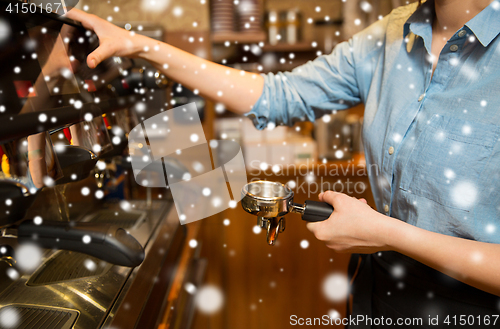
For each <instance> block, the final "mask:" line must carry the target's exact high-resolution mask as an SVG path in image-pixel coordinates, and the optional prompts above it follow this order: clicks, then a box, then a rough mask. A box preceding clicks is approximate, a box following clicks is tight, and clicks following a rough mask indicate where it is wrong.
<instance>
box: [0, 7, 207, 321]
mask: <svg viewBox="0 0 500 329" xmlns="http://www.w3.org/2000/svg"><path fill="white" fill-rule="evenodd" d="M16 3H17V4H21V2H18V1H14V0H11V1H3V0H2V1H0V29H1V30H2V33H0V34H1V35H0V61H1V64H2V65H0V72H1V74H0V77H1V78H0V157H1V171H0V328H26V329H28V328H37V329H40V328H47V329H49V328H50V329H59V328H60V329H63V328H156V327H157V326H158V324H159V323H160V319H161V318H165V311H166V308H167V306H168V308H169V309H170V308H172V309H173V308H174V307H175V308H178V309H179V310H180V311H179V312H177V313H172V314H174V315H170V316H169V317H170V321H171V323H175V325H172V326H170V327H171V328H180V327H183V328H186V327H187V324H188V323H189V317H188V316H186V313H190V312H191V313H192V311H190V307H189V305H190V304H191V303H192V301H189V298H179V302H178V303H173V302H172V301H171V300H167V297H168V296H169V295H171V289H172V287H173V286H174V285H182V284H183V283H184V280H191V283H194V284H196V280H195V279H193V278H198V281H199V280H200V279H199V278H201V277H202V276H201V275H200V273H202V272H203V267H204V263H203V262H202V261H199V260H197V259H194V258H193V255H192V254H193V253H192V254H191V256H189V257H191V258H190V259H189V261H188V264H189V266H188V270H186V273H185V274H184V275H183V276H180V275H179V274H178V268H179V260H180V259H181V258H182V257H183V255H184V254H183V252H184V249H185V248H184V246H185V240H186V230H185V227H183V226H180V225H179V219H178V217H177V213H176V211H175V208H174V207H173V202H172V201H171V198H170V196H169V193H168V190H164V191H162V192H161V195H160V196H158V195H157V196H156V198H155V199H156V200H152V199H153V198H152V193H151V190H150V189H149V190H148V189H146V188H144V187H140V186H138V185H137V184H136V183H135V182H134V180H133V178H131V177H133V176H131V175H130V174H131V168H130V161H128V160H129V159H128V155H127V133H128V131H129V129H130V127H133V126H135V125H136V124H138V123H139V122H140V121H141V120H142V119H144V117H145V113H144V112H143V113H141V117H139V116H138V115H137V113H136V112H135V110H134V109H135V108H136V107H137V104H138V102H141V101H144V99H145V97H146V95H147V93H148V92H149V91H152V90H156V91H155V92H157V91H158V90H160V89H162V88H166V87H167V85H168V83H167V81H166V79H165V77H164V76H163V75H161V73H159V72H156V71H151V70H153V69H152V68H147V67H144V66H141V65H138V64H137V63H135V62H134V61H132V60H130V59H126V58H118V57H115V58H111V59H108V60H106V61H104V62H103V63H101V64H100V65H99V66H98V67H97V68H96V69H93V70H92V69H90V68H89V67H88V66H87V65H86V56H87V54H89V53H90V52H91V51H92V50H93V49H95V48H96V47H97V45H98V39H97V37H96V35H94V34H93V33H91V32H90V31H86V30H85V29H83V28H82V27H81V25H80V24H79V23H77V22H74V21H71V20H69V19H66V18H64V17H61V16H58V15H56V14H53V13H47V12H46V11H43V10H40V9H38V10H36V11H35V12H29V10H28V12H27V13H22V11H19V12H9V11H8V10H6V9H7V8H8V6H12V5H15V4H16ZM28 8H29V5H28ZM149 71H151V74H150V72H149ZM145 94H146V95H145ZM164 94H165V97H166V95H167V93H166V92H165V93H164ZM158 110H159V109H158ZM151 114H154V113H151ZM117 186H118V187H117ZM194 254H196V253H194ZM188 278H191V279H188ZM176 280H177V281H176ZM179 280H180V281H179ZM181 300H182V301H181Z"/></svg>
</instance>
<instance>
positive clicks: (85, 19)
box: [64, 8, 94, 30]
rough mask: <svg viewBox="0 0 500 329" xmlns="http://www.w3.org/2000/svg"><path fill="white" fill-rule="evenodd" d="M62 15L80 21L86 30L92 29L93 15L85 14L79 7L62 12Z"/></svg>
mask: <svg viewBox="0 0 500 329" xmlns="http://www.w3.org/2000/svg"><path fill="white" fill-rule="evenodd" d="M64 17H67V18H69V19H72V20H74V21H77V22H80V23H82V25H83V27H84V28H86V29H88V30H94V15H92V14H87V13H86V12H83V11H81V10H80V9H76V8H73V9H71V10H70V11H68V12H67V13H66V14H64Z"/></svg>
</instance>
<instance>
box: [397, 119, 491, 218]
mask: <svg viewBox="0 0 500 329" xmlns="http://www.w3.org/2000/svg"><path fill="white" fill-rule="evenodd" d="M499 134H500V127H499V126H496V125H492V124H486V123H479V122H472V121H465V120H461V119H456V118H452V117H446V116H442V115H433V116H432V117H431V119H430V120H429V121H427V122H426V123H424V127H423V128H422V129H421V133H420V135H419V137H418V140H417V142H416V143H415V145H414V148H413V150H412V151H411V153H410V155H409V156H408V159H404V160H403V161H404V162H405V163H406V164H405V166H404V168H403V174H402V177H401V181H400V186H399V187H400V188H401V189H403V190H405V191H408V192H409V193H412V194H415V195H419V196H423V197H426V198H428V199H430V200H432V201H435V202H437V203H439V204H441V205H444V206H448V207H452V208H457V209H461V210H465V211H470V210H471V209H472V208H473V207H474V205H476V204H477V202H478V201H479V200H480V198H481V193H482V190H481V188H482V187H483V186H486V185H488V184H487V182H481V180H487V177H482V176H481V173H482V171H483V170H484V168H485V166H486V165H487V162H488V159H489V158H490V157H491V155H492V153H493V148H494V146H495V144H496V143H497V142H498V139H499Z"/></svg>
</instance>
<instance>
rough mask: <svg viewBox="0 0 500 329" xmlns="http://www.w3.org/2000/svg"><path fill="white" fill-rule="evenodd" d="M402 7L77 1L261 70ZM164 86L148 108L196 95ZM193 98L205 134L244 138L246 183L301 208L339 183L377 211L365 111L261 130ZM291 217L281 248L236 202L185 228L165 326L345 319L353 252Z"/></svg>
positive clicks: (305, 1)
mask: <svg viewBox="0 0 500 329" xmlns="http://www.w3.org/2000/svg"><path fill="white" fill-rule="evenodd" d="M410 2H412V1H410ZM406 3H408V2H405V1H402V0H369V1H368V0H366V1H365V0H313V1H310V0H80V2H79V4H78V8H80V9H83V10H85V11H88V12H89V13H93V14H95V15H98V16H100V17H102V18H104V19H107V20H108V21H110V22H112V23H114V24H117V25H118V26H121V27H125V28H127V29H130V30H132V31H134V32H136V33H141V34H145V35H148V36H151V37H153V38H156V39H158V40H163V41H165V42H167V43H169V44H171V45H173V46H176V47H179V48H181V49H183V50H186V51H188V52H191V53H193V54H196V55H197V56H200V57H203V58H206V59H209V60H212V61H215V62H217V63H220V64H223V65H227V66H229V67H233V68H237V69H241V70H245V71H249V72H254V73H256V74H258V73H268V72H278V71H287V70H291V69H293V68H294V67H296V66H298V65H301V64H303V63H306V62H307V61H309V60H313V59H314V58H316V57H318V56H321V55H322V54H327V53H330V52H331V51H332V48H333V47H334V46H335V45H336V44H337V43H339V42H342V41H345V40H347V39H348V38H349V37H351V36H352V35H353V34H354V33H356V32H358V31H360V30H362V29H363V28H364V27H366V26H368V25H369V24H371V23H373V22H375V21H377V20H378V19H381V17H383V16H384V15H386V14H388V13H389V12H390V11H391V10H392V9H393V8H396V7H398V6H400V5H404V4H406ZM213 83H215V84H216V83H217V81H213ZM168 86H169V87H168V88H167V91H164V90H158V91H156V93H165V95H163V97H161V99H163V101H162V102H161V103H158V102H156V101H155V100H153V101H150V102H149V101H148V102H146V105H147V106H148V107H149V108H148V110H150V111H152V112H159V111H164V110H167V109H170V108H173V107H175V106H176V105H178V104H182V103H183V100H185V99H193V97H195V94H196V92H195V91H194V93H193V91H188V90H186V89H185V88H184V87H183V86H181V85H178V84H176V83H175V81H168ZM156 99H158V98H156ZM197 101H198V106H199V108H200V109H202V110H201V112H200V115H201V118H202V124H203V129H204V132H205V136H206V138H207V140H211V139H228V140H235V141H237V142H238V143H239V144H240V145H241V147H242V150H243V154H244V157H245V161H246V168H247V175H248V179H249V180H257V179H265V180H272V181H278V182H281V183H283V184H287V185H288V186H289V187H290V188H292V189H293V190H294V192H295V199H294V201H295V202H298V203H303V202H304V201H305V200H307V199H311V200H316V199H317V194H318V193H319V192H321V191H322V190H327V189H333V190H337V191H340V192H345V193H348V194H350V195H352V196H355V197H357V198H365V199H367V201H368V204H370V205H371V206H374V202H373V198H372V195H371V192H370V187H369V182H368V177H367V170H366V168H365V161H364V155H363V143H362V138H361V130H362V124H363V106H357V107H355V108H353V109H350V110H348V111H342V112H338V113H333V114H331V115H326V116H324V117H322V118H319V119H318V120H317V121H316V122H315V123H310V122H298V123H296V124H295V125H294V126H293V127H274V126H269V127H268V128H267V129H265V130H263V131H257V130H256V129H255V128H254V127H253V125H252V123H251V121H250V120H249V119H247V118H243V117H240V116H237V115H234V114H232V113H231V112H229V111H227V110H226V109H225V106H224V104H221V103H215V102H211V101H208V100H203V99H200V98H197ZM128 184H129V185H130V184H133V183H131V182H128ZM134 186H135V185H134ZM132 191H133V192H132V194H133V196H134V197H136V198H141V197H145V194H146V193H147V194H148V197H149V196H151V197H152V198H153V199H158V200H159V199H162V197H163V196H164V195H165V190H164V189H159V188H155V189H148V190H147V191H145V190H144V189H141V188H140V187H138V186H135V189H132ZM286 217H287V222H286V229H285V231H284V232H282V233H280V235H279V238H278V241H277V243H276V245H275V246H269V245H268V244H267V243H266V232H265V231H264V230H262V229H260V228H259V227H258V226H257V225H256V224H257V218H256V217H254V216H252V215H250V214H247V213H245V212H244V211H243V210H242V209H241V207H240V205H239V204H238V205H237V206H236V207H235V208H232V209H228V210H225V211H223V212H221V213H219V214H216V215H213V216H211V217H208V218H205V219H203V220H200V221H196V222H193V223H189V224H186V228H187V237H186V239H185V242H184V244H183V246H182V247H181V249H180V253H181V258H180V260H179V265H178V271H177V272H176V274H175V277H176V278H180V279H178V280H174V284H173V286H172V288H171V289H170V292H169V295H168V296H166V297H165V300H162V309H164V315H163V318H162V320H161V323H162V324H165V325H164V326H163V328H167V327H175V324H172V321H171V319H175V321H177V322H178V323H182V326H185V327H189V326H191V328H194V329H202V328H203V329H205V328H217V329H219V328H220V329H232V328H242V329H247V328H248V329H258V328H288V327H290V326H291V324H290V316H292V315H296V316H297V317H300V318H320V317H322V316H324V315H328V316H330V317H332V318H339V317H340V318H341V317H343V316H345V314H346V300H347V295H348V291H347V285H348V282H347V277H346V273H347V263H348V260H349V257H350V255H349V254H336V253H334V252H333V251H332V250H330V249H328V248H326V247H325V245H324V244H323V243H322V242H319V241H317V240H316V239H315V238H314V236H313V235H312V234H311V233H310V232H309V231H308V230H307V229H306V227H305V222H303V221H301V220H300V217H299V216H298V215H293V214H290V215H288V216H286ZM192 259H197V260H199V261H198V263H199V264H198V267H197V268H202V269H203V270H200V271H197V277H190V276H189V275H184V276H183V273H187V271H188V267H189V266H188V265H187V264H188V263H189V262H190V261H191V260H192ZM200 264H202V265H200ZM183 271H184V272H183ZM207 287H212V288H213V289H212V290H210V289H208V290H207V289H204V290H203V291H204V292H205V295H204V296H202V298H204V299H205V300H204V301H203V302H202V303H201V304H199V305H201V307H198V308H196V307H194V308H193V312H194V313H192V312H190V311H186V310H182V309H180V310H178V309H176V307H177V306H178V305H189V303H179V299H182V298H185V299H190V298H191V297H195V298H197V294H198V293H199V292H200V291H202V288H207ZM171 296H172V299H170V298H171ZM198 297H200V296H198ZM200 298H201V297H200ZM194 305H196V303H194ZM183 307H187V306H183ZM176 314H177V316H176ZM178 314H182V316H178ZM175 321H174V322H175ZM166 324H168V325H166Z"/></svg>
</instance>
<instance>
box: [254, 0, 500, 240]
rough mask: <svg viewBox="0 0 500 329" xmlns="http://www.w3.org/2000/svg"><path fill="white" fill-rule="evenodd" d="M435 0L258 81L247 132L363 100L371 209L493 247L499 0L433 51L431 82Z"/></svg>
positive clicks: (499, 179) (498, 174) (499, 129)
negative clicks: (252, 127) (260, 86)
mask: <svg viewBox="0 0 500 329" xmlns="http://www.w3.org/2000/svg"><path fill="white" fill-rule="evenodd" d="M433 17H434V1H433V0H429V1H427V2H425V3H424V4H423V5H422V6H420V7H417V5H416V4H415V3H414V4H410V5H407V6H404V7H400V8H397V9H395V10H393V12H392V13H391V14H389V15H388V16H386V17H385V18H383V19H382V20H379V21H378V22H376V23H374V24H373V25H371V26H370V27H368V28H367V29H365V30H364V31H362V32H360V33H359V34H356V35H355V36H354V37H353V38H351V39H350V40H349V41H348V42H344V43H341V44H339V45H337V47H335V49H334V50H333V52H332V53H331V54H329V55H324V56H320V57H318V58H317V59H315V60H314V61H312V62H308V63H306V64H304V65H302V66H299V67H297V68H296V69H294V70H293V71H292V72H285V73H278V74H271V73H270V74H267V75H264V78H265V84H264V89H263V93H262V96H261V97H260V98H259V100H258V101H257V103H256V104H255V105H254V107H253V109H252V110H251V111H250V112H249V113H247V116H248V117H250V118H251V119H252V120H253V122H254V124H255V125H256V127H257V128H259V129H263V128H265V127H266V126H267V124H268V123H270V122H273V123H275V124H277V125H292V124H293V123H294V122H295V121H298V120H311V121H312V120H315V119H317V118H320V117H321V116H323V115H324V114H329V113H331V112H332V111H335V110H345V109H348V108H350V107H352V106H354V105H356V104H358V103H364V104H365V113H364V127H363V141H364V145H365V156H366V162H367V167H368V168H374V165H375V166H377V167H378V168H379V171H378V172H376V171H373V170H372V172H370V183H371V188H372V192H373V195H374V198H375V202H376V206H377V209H378V210H379V211H380V212H382V213H384V214H386V215H389V216H392V217H395V218H398V219H400V220H402V221H405V222H407V223H409V224H412V225H415V226H417V227H420V228H423V229H426V230H430V231H434V232H437V233H442V234H446V235H451V236H457V237H462V238H466V239H473V240H478V241H483V242H491V243H500V143H499V138H500V110H499V107H500V38H498V37H497V36H498V34H499V33H500V3H499V2H498V1H494V2H492V3H491V4H490V5H489V6H488V7H487V8H485V9H484V10H483V11H482V12H480V13H479V14H478V15H476V16H475V17H474V18H472V19H471V20H470V21H469V22H468V23H466V24H465V25H464V26H463V27H462V28H461V29H459V30H458V31H456V33H455V34H454V35H453V37H452V38H451V39H450V40H448V42H447V44H446V45H445V46H444V48H443V50H442V52H441V54H440V55H439V60H438V63H437V67H436V69H435V72H434V75H432V59H431V39H432V20H433Z"/></svg>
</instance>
